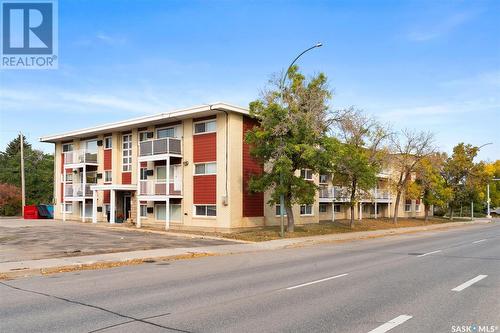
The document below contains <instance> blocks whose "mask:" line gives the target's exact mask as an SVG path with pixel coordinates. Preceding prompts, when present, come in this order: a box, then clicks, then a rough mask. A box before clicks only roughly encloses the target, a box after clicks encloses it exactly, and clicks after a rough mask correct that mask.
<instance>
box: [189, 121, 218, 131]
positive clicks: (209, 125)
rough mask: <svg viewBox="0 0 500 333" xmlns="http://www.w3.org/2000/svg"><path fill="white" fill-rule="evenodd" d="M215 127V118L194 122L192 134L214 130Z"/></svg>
mask: <svg viewBox="0 0 500 333" xmlns="http://www.w3.org/2000/svg"><path fill="white" fill-rule="evenodd" d="M216 128H217V125H216V122H215V120H209V121H204V122H197V123H194V134H201V133H209V132H215V131H216Z"/></svg>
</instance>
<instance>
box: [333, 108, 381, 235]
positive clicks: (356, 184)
mask: <svg viewBox="0 0 500 333" xmlns="http://www.w3.org/2000/svg"><path fill="white" fill-rule="evenodd" d="M334 124H335V125H334V129H335V130H334V134H335V135H336V136H337V137H338V138H339V139H340V141H341V143H342V144H341V146H340V148H339V149H338V152H337V153H336V154H332V155H330V156H329V157H330V158H331V159H333V162H332V163H331V164H332V166H333V168H332V170H331V173H333V178H332V182H333V184H334V185H342V186H343V187H345V188H346V189H347V191H346V192H347V193H346V195H347V196H348V198H349V207H350V211H351V214H350V215H351V216H350V226H351V228H354V210H355V207H356V205H357V204H358V202H359V200H360V199H361V197H362V196H364V195H366V194H367V193H368V192H369V190H371V189H373V188H374V187H375V186H376V185H377V174H378V173H379V172H380V171H381V169H382V164H383V162H384V160H385V157H386V155H387V150H386V149H385V148H384V147H382V145H383V143H384V141H385V139H386V138H387V137H388V131H387V129H385V128H384V127H383V126H382V125H381V124H380V123H378V122H377V121H375V120H374V119H372V118H369V117H367V116H366V115H365V114H363V112H362V111H361V110H355V109H354V108H352V107H351V108H350V109H347V110H343V111H341V112H340V114H339V115H338V116H337V117H336V121H335V123H334Z"/></svg>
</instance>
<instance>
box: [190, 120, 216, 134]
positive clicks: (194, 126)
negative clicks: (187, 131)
mask: <svg viewBox="0 0 500 333" xmlns="http://www.w3.org/2000/svg"><path fill="white" fill-rule="evenodd" d="M210 122H214V123H215V130H214V131H205V132H200V133H196V130H195V128H196V124H203V123H210ZM216 132H217V118H212V119H207V120H201V121H195V122H193V135H202V134H208V133H216Z"/></svg>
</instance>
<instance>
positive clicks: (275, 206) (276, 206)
mask: <svg viewBox="0 0 500 333" xmlns="http://www.w3.org/2000/svg"><path fill="white" fill-rule="evenodd" d="M278 206H280V205H279V204H276V205H274V214H275V216H281V214H276V208H278ZM283 213H284V214H283V216H287V215H286V208H285V210H284V211H283Z"/></svg>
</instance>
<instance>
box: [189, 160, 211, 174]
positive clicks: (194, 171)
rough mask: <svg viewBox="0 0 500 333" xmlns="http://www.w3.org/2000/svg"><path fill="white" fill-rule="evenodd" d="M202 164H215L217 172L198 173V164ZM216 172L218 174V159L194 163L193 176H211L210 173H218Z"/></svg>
mask: <svg viewBox="0 0 500 333" xmlns="http://www.w3.org/2000/svg"><path fill="white" fill-rule="evenodd" d="M200 164H215V172H214V173H196V166H197V165H200ZM205 170H206V167H205ZM216 174H217V161H212V162H200V163H194V167H193V176H209V175H216Z"/></svg>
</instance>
